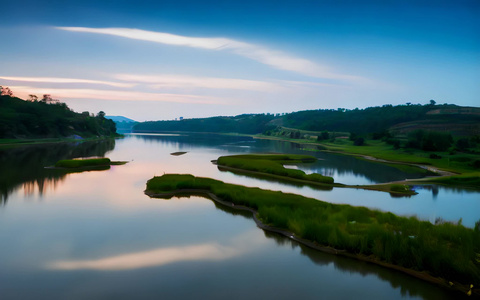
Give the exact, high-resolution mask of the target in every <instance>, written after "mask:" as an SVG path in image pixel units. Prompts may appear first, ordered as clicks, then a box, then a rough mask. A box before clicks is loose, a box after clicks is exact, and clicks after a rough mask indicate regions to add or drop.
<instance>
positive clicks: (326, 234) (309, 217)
mask: <svg viewBox="0 0 480 300" xmlns="http://www.w3.org/2000/svg"><path fill="white" fill-rule="evenodd" d="M182 189H202V190H207V191H210V192H212V193H213V194H215V195H216V196H218V197H220V198H221V199H223V200H225V201H230V202H233V203H234V204H236V205H243V206H247V207H250V208H253V209H255V210H256V211H257V212H258V218H259V219H260V220H262V222H263V223H265V224H268V225H271V226H275V227H278V228H282V229H286V230H288V231H291V232H293V233H294V234H295V235H296V236H298V237H301V238H304V239H307V240H311V241H313V242H316V243H318V244H320V245H325V246H331V247H334V248H336V249H341V250H346V251H348V252H349V253H353V254H358V255H364V256H370V257H374V258H375V259H377V260H380V261H384V262H387V263H391V264H395V265H398V266H402V267H406V268H409V269H413V270H417V271H428V272H429V273H430V274H432V275H433V276H437V277H442V278H444V279H445V280H447V281H452V282H460V283H463V284H474V285H476V286H478V285H479V284H480V261H479V260H477V259H478V257H480V221H479V222H478V223H477V224H476V226H475V229H470V228H466V227H464V226H463V225H461V223H460V222H459V224H452V223H447V222H443V223H439V224H437V225H434V224H431V223H430V222H427V221H420V220H418V219H417V218H415V217H409V218H408V217H399V216H396V215H394V214H392V213H386V212H380V211H377V210H371V209H367V208H364V207H353V206H350V205H339V204H331V203H326V202H322V201H318V200H316V199H312V198H307V197H303V196H299V195H294V194H287V193H283V192H276V191H269V190H262V189H259V188H249V187H244V186H239V185H233V184H227V183H224V182H221V181H218V180H214V179H210V178H201V177H194V176H192V175H179V174H167V175H163V176H160V177H154V178H152V179H150V180H149V181H148V182H147V191H146V192H148V193H169V192H174V191H178V190H182Z"/></svg>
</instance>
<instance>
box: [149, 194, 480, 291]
mask: <svg viewBox="0 0 480 300" xmlns="http://www.w3.org/2000/svg"><path fill="white" fill-rule="evenodd" d="M144 193H145V195H147V196H149V197H150V198H164V199H170V198H171V197H174V196H179V195H182V194H183V195H189V196H191V195H199V196H202V195H206V196H207V198H208V199H211V200H213V201H214V202H216V203H219V204H221V205H224V206H226V207H229V208H233V209H237V210H242V211H249V212H251V213H252V216H253V220H254V221H255V223H256V225H257V227H259V228H260V229H263V230H265V231H269V232H274V233H277V234H280V235H283V236H285V237H287V238H289V239H291V240H294V241H296V242H298V243H300V244H302V245H304V246H307V247H309V248H312V249H315V250H317V251H321V252H324V253H330V254H334V255H340V256H343V257H348V258H352V259H356V260H360V261H364V262H367V263H372V264H375V265H378V266H381V267H384V268H388V269H391V270H395V271H398V272H402V273H404V274H407V275H409V276H412V277H415V278H418V279H421V280H423V281H426V282H429V283H433V284H435V285H437V286H440V287H442V288H446V289H449V290H450V291H456V292H460V293H463V294H466V293H467V292H468V291H469V288H470V287H469V286H468V285H462V284H460V283H451V282H447V281H446V280H445V279H443V278H440V277H434V276H432V275H430V274H428V273H427V272H425V271H424V272H420V271H415V270H413V269H408V268H404V267H401V266H398V265H394V264H390V263H386V262H382V261H379V260H377V259H375V258H374V257H372V256H365V255H359V254H354V253H349V252H347V251H346V250H338V249H335V248H333V247H329V246H322V245H319V244H317V243H314V242H312V241H309V240H307V239H303V238H300V237H297V236H295V234H294V233H292V232H290V231H288V230H284V229H280V228H276V227H272V226H269V225H266V224H264V223H263V222H262V221H260V220H259V219H258V218H257V213H258V212H257V211H256V210H255V209H253V208H250V207H246V206H243V205H235V204H234V203H233V202H228V201H224V200H222V199H221V198H219V197H217V196H216V195H215V194H213V193H212V192H210V191H208V190H202V189H180V190H175V191H172V192H165V193H153V192H151V191H149V190H145V191H144ZM472 295H473V296H474V297H480V289H478V288H477V289H472Z"/></svg>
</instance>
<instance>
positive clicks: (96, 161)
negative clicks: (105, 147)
mask: <svg viewBox="0 0 480 300" xmlns="http://www.w3.org/2000/svg"><path fill="white" fill-rule="evenodd" d="M110 163H111V161H110V159H109V158H92V159H64V160H59V161H58V162H57V163H56V164H55V167H56V168H84V167H96V166H109V165H110Z"/></svg>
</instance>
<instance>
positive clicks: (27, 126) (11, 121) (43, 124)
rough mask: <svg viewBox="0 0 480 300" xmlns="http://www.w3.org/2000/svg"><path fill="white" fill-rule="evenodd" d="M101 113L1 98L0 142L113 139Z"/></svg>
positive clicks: (112, 125) (110, 124) (112, 126)
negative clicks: (73, 137) (78, 137)
mask: <svg viewBox="0 0 480 300" xmlns="http://www.w3.org/2000/svg"><path fill="white" fill-rule="evenodd" d="M104 115H105V114H104V113H103V112H99V113H98V114H97V115H96V116H94V115H93V114H90V113H89V112H83V113H81V114H80V113H76V112H74V111H72V110H71V109H70V108H69V107H68V106H67V105H66V104H65V103H62V102H58V101H52V102H51V103H47V102H44V101H25V100H22V99H20V98H17V97H11V96H6V95H5V96H4V95H2V96H0V138H8V139H15V138H57V137H71V136H75V135H76V136H80V137H83V138H87V137H96V136H115V135H116V134H117V133H116V126H115V123H114V122H113V121H112V120H109V119H105V117H104Z"/></svg>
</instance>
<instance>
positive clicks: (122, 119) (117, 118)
mask: <svg viewBox="0 0 480 300" xmlns="http://www.w3.org/2000/svg"><path fill="white" fill-rule="evenodd" d="M105 119H110V120H112V121H113V122H115V123H120V122H125V123H136V122H137V121H135V120H132V119H129V118H127V117H124V116H105Z"/></svg>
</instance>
